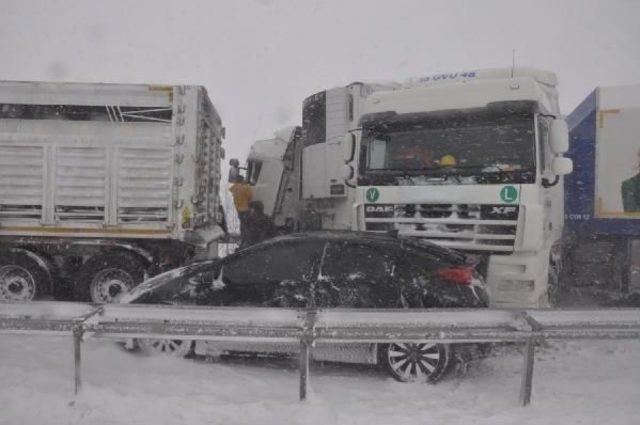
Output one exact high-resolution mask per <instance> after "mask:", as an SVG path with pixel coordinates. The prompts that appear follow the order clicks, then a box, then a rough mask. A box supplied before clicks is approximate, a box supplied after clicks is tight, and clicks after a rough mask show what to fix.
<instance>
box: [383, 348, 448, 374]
mask: <svg viewBox="0 0 640 425" xmlns="http://www.w3.org/2000/svg"><path fill="white" fill-rule="evenodd" d="M387 360H388V362H389V366H390V367H391V369H392V370H393V371H394V372H395V373H396V374H397V375H398V376H399V377H400V378H402V379H403V380H405V381H419V380H427V379H428V378H429V377H430V376H431V375H433V373H434V372H435V371H436V369H437V368H438V366H439V365H440V362H441V360H442V353H441V351H440V347H439V346H438V344H391V345H390V346H389V348H388V349H387Z"/></svg>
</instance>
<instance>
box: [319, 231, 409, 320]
mask: <svg viewBox="0 0 640 425" xmlns="http://www.w3.org/2000/svg"><path fill="white" fill-rule="evenodd" d="M396 255H397V250H396V249H394V248H393V247H390V246H386V245H385V246H382V245H378V244H374V243H367V242H365V241H359V242H358V241H332V242H330V243H329V244H328V246H327V248H326V252H325V255H324V257H323V260H322V265H321V273H320V279H319V280H318V282H317V284H316V286H315V301H316V303H317V305H318V306H319V307H354V308H384V307H387V308H388V307H398V306H399V304H398V303H399V301H400V292H399V287H398V285H397V284H396V278H395V274H396Z"/></svg>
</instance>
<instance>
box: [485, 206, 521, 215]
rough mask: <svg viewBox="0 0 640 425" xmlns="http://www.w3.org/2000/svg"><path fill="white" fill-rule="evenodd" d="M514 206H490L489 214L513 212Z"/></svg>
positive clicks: (514, 210)
mask: <svg viewBox="0 0 640 425" xmlns="http://www.w3.org/2000/svg"><path fill="white" fill-rule="evenodd" d="M516 211H517V210H516V207H499V206H498V207H496V206H494V207H492V208H491V214H499V215H507V214H513V213H515V212H516Z"/></svg>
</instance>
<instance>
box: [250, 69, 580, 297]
mask: <svg viewBox="0 0 640 425" xmlns="http://www.w3.org/2000/svg"><path fill="white" fill-rule="evenodd" d="M556 85H557V80H556V77H555V75H554V74H553V73H551V72H547V71H541V70H536V69H530V68H514V69H489V70H478V71H473V72H465V73H454V74H442V75H436V76H432V77H425V78H419V79H413V80H409V81H407V82H406V83H404V84H384V85H381V84H363V83H353V84H351V85H349V86H346V87H339V88H335V89H330V90H326V91H323V92H320V93H317V94H315V95H313V96H311V97H309V98H307V99H306V100H305V101H304V103H303V123H302V127H301V128H299V127H298V128H294V129H290V130H289V131H288V132H284V133H283V132H280V133H278V134H277V135H276V137H275V138H274V139H272V140H269V141H259V142H256V143H255V145H254V146H253V148H252V150H251V153H250V154H249V157H248V160H247V167H248V169H247V172H248V177H249V181H250V182H251V183H252V184H254V185H255V187H256V196H257V197H258V198H259V199H261V200H262V201H263V202H264V204H265V206H268V207H269V208H268V209H265V211H266V212H269V211H271V213H272V214H273V216H274V220H275V222H276V224H278V225H280V226H286V227H289V228H292V229H302V230H304V229H314V228H325V229H352V230H366V231H372V232H387V231H397V232H399V233H400V234H403V235H407V236H414V237H418V238H423V239H426V240H429V241H431V242H434V243H436V244H439V245H442V246H445V247H449V248H454V249H459V250H462V251H465V252H467V253H469V254H472V255H477V256H478V258H479V259H482V261H483V263H484V265H485V274H486V280H487V283H488V286H489V290H490V293H491V304H492V305H493V306H502V307H541V306H546V305H547V304H548V276H549V275H551V274H553V273H554V270H552V268H553V267H555V263H554V261H553V257H554V256H553V250H552V248H553V247H554V244H555V243H557V242H558V241H559V240H560V238H561V235H562V228H563V217H564V211H563V185H562V176H563V175H565V174H568V173H570V172H571V170H572V162H571V160H569V159H567V158H564V157H563V154H564V153H565V152H566V151H567V149H568V131H567V125H566V123H565V121H564V120H563V119H562V117H561V116H560V111H559V106H558V93H557V89H556ZM279 170H281V171H279Z"/></svg>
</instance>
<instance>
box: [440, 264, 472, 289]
mask: <svg viewBox="0 0 640 425" xmlns="http://www.w3.org/2000/svg"><path fill="white" fill-rule="evenodd" d="M436 276H438V277H439V278H441V279H443V280H446V281H447V282H450V283H455V284H458V285H471V282H472V281H473V267H469V266H452V267H444V268H442V269H439V270H438V271H437V272H436Z"/></svg>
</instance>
